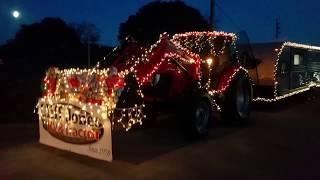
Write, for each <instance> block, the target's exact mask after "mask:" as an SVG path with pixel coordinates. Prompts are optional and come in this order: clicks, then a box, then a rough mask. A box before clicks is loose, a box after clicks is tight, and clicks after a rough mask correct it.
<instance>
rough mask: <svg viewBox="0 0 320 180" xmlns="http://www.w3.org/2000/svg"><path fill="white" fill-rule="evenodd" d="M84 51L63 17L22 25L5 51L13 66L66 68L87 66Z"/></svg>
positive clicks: (74, 31) (76, 34) (75, 33)
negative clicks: (30, 65)
mask: <svg viewBox="0 0 320 180" xmlns="http://www.w3.org/2000/svg"><path fill="white" fill-rule="evenodd" d="M84 48H85V47H84V46H83V44H82V43H81V40H80V36H79V34H78V33H77V32H76V30H75V29H74V28H72V27H70V26H68V25H67V24H66V23H65V22H64V21H63V20H61V19H59V18H44V19H43V20H42V21H41V22H40V23H34V24H31V25H22V26H21V28H20V30H19V31H18V32H17V33H16V36H15V38H14V39H12V40H10V41H8V42H7V43H6V44H5V45H4V46H3V47H2V48H1V49H3V52H4V54H3V55H2V56H5V59H10V62H11V63H24V64H38V65H45V66H49V65H55V66H65V65H77V64H79V65H81V64H84V65H85V59H86V54H85V52H86V51H85V50H84ZM0 52H1V51H0Z"/></svg>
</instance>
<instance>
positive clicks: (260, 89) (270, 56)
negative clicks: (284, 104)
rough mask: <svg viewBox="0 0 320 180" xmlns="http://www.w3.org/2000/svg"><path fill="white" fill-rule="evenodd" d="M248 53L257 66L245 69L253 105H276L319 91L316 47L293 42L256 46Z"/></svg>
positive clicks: (319, 59)
mask: <svg viewBox="0 0 320 180" xmlns="http://www.w3.org/2000/svg"><path fill="white" fill-rule="evenodd" d="M252 51H253V53H254V55H255V57H256V58H257V59H258V61H259V63H258V65H257V66H255V67H254V68H250V69H248V71H249V74H250V77H251V79H252V81H253V84H254V97H255V98H254V101H267V102H273V101H277V100H280V99H283V98H286V97H289V96H292V95H295V94H298V93H301V92H305V91H308V90H310V89H311V88H313V87H320V47H317V46H311V45H305V44H298V43H293V42H272V43H258V44H253V45H252Z"/></svg>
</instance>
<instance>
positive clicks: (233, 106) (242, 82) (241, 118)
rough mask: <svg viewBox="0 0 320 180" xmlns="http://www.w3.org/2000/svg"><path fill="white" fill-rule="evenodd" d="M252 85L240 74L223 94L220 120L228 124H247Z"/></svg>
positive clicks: (245, 76)
mask: <svg viewBox="0 0 320 180" xmlns="http://www.w3.org/2000/svg"><path fill="white" fill-rule="evenodd" d="M251 102H252V85H251V83H250V81H249V79H248V77H247V75H246V74H245V73H244V72H240V73H239V74H238V75H237V76H236V77H235V78H234V79H233V80H232V81H231V84H230V86H229V88H228V89H227V90H226V92H225V94H224V101H223V107H222V114H221V115H222V119H223V120H224V121H226V122H230V123H236V124H238V123H242V124H243V123H247V122H249V119H250V111H251Z"/></svg>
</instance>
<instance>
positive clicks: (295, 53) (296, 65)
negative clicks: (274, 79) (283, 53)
mask: <svg viewBox="0 0 320 180" xmlns="http://www.w3.org/2000/svg"><path fill="white" fill-rule="evenodd" d="M305 55H306V52H305V50H302V49H292V51H291V57H290V58H291V71H290V76H291V77H290V79H291V82H290V89H291V91H293V90H294V89H297V88H301V87H303V86H305V85H306V84H307V83H308V82H307V81H308V74H307V69H306V65H305V64H306V60H307V58H306V56H305Z"/></svg>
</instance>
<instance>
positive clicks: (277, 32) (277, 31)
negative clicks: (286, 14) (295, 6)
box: [275, 18, 280, 39]
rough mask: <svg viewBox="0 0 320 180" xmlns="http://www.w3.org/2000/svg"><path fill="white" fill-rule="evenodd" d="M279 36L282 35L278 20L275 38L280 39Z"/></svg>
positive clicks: (277, 20)
mask: <svg viewBox="0 0 320 180" xmlns="http://www.w3.org/2000/svg"><path fill="white" fill-rule="evenodd" d="M279 34H280V22H279V19H278V18H276V29H275V38H276V39H279Z"/></svg>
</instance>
